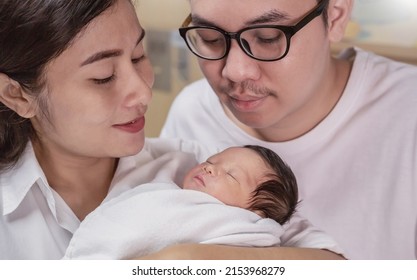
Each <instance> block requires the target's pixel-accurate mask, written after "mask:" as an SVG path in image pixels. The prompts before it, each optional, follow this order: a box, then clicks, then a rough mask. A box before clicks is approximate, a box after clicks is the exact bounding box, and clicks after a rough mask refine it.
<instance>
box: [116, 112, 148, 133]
mask: <svg viewBox="0 0 417 280" xmlns="http://www.w3.org/2000/svg"><path fill="white" fill-rule="evenodd" d="M113 127H115V128H117V129H121V130H123V131H126V132H130V133H137V132H139V131H141V130H142V129H143V128H144V127H145V117H143V116H142V117H139V118H136V119H134V120H131V121H129V122H126V123H121V124H115V125H113Z"/></svg>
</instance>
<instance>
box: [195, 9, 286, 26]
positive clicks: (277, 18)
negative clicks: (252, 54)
mask: <svg viewBox="0 0 417 280" xmlns="http://www.w3.org/2000/svg"><path fill="white" fill-rule="evenodd" d="M289 19H291V16H290V15H289V14H288V13H286V12H282V11H278V10H272V11H269V12H267V13H264V14H262V15H260V16H258V17H255V18H253V19H250V20H248V21H246V22H245V25H247V26H250V25H256V24H265V23H272V22H273V23H277V22H282V21H286V20H289ZM192 23H193V25H195V26H198V25H201V26H216V24H214V23H213V22H212V21H210V20H207V19H204V18H202V17H200V16H198V15H192Z"/></svg>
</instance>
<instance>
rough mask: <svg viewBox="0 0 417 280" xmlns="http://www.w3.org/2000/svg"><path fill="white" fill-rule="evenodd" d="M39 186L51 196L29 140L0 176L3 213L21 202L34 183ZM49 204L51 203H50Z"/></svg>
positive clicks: (8, 211)
mask: <svg viewBox="0 0 417 280" xmlns="http://www.w3.org/2000/svg"><path fill="white" fill-rule="evenodd" d="M36 183H37V184H38V185H39V186H40V187H41V190H42V192H43V193H44V195H45V196H46V197H47V200H48V201H53V200H50V199H48V197H50V198H53V196H52V192H51V191H50V189H49V188H47V187H46V186H48V183H47V180H46V177H45V174H44V173H43V171H42V169H41V167H40V165H39V162H38V161H37V159H36V156H35V152H34V150H33V146H32V144H31V143H30V142H29V143H28V145H27V146H26V149H25V151H24V152H23V154H22V156H21V158H20V160H19V161H18V162H17V164H16V165H15V166H14V167H12V168H11V169H9V170H6V171H5V172H4V173H2V174H1V176H0V191H1V192H2V195H1V196H0V198H1V199H2V200H3V202H2V205H3V209H2V213H3V215H7V214H10V213H11V212H13V211H15V210H16V208H17V207H18V206H19V205H20V204H21V202H22V201H23V199H24V198H25V196H26V195H27V193H28V192H29V190H30V189H31V188H32V186H34V185H35V184H36ZM50 206H51V205H50Z"/></svg>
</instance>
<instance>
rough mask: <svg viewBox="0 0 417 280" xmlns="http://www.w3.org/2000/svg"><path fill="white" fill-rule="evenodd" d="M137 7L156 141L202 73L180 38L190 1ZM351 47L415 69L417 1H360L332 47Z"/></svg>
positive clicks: (149, 0)
mask: <svg viewBox="0 0 417 280" xmlns="http://www.w3.org/2000/svg"><path fill="white" fill-rule="evenodd" d="M207 1H209V0H207ZM136 6H137V11H138V15H139V19H140V22H141V24H142V25H143V27H144V28H145V29H146V37H145V45H146V49H147V53H148V56H149V57H150V60H151V62H152V64H153V66H154V71H155V85H154V91H153V93H154V94H153V100H152V103H151V106H150V107H149V110H148V113H147V119H146V121H147V123H146V127H145V131H146V136H148V137H156V136H158V135H159V132H160V130H161V128H162V125H163V124H164V122H165V119H166V116H167V113H168V110H169V107H170V105H171V103H172V101H173V100H174V98H175V96H176V95H177V94H178V92H179V91H180V90H181V89H182V88H183V87H184V86H185V85H186V84H188V83H190V82H192V81H195V80H197V79H199V78H201V77H202V74H201V72H200V69H199V67H198V64H197V60H196V58H195V57H194V56H193V55H191V53H190V52H189V51H188V49H187V48H186V46H185V44H184V43H183V41H182V39H181V37H180V36H179V34H178V27H180V26H181V23H182V22H183V20H184V19H185V18H186V16H187V15H188V14H189V5H188V0H136ZM351 45H356V46H359V47H361V48H363V49H367V50H370V51H373V52H376V53H379V54H381V55H385V56H388V57H391V58H393V59H396V60H400V61H404V62H407V63H412V64H417V0H356V1H355V4H354V9H353V13H352V17H351V21H350V23H349V25H348V28H347V30H346V34H345V38H344V40H343V41H342V42H340V43H338V44H335V45H334V46H332V47H333V52H334V54H337V53H338V52H340V50H342V49H344V48H346V47H348V46H351Z"/></svg>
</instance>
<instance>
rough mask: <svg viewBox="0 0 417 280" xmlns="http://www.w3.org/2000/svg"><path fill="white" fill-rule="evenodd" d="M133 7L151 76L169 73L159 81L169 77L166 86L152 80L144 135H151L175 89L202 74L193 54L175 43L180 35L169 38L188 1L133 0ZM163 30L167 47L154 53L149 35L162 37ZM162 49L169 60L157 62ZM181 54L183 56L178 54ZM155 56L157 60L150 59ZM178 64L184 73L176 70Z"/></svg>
mask: <svg viewBox="0 0 417 280" xmlns="http://www.w3.org/2000/svg"><path fill="white" fill-rule="evenodd" d="M136 9H137V12H138V16H139V21H140V23H141V24H142V26H143V27H144V28H145V30H146V32H147V35H146V37H145V38H146V39H145V45H146V46H147V47H148V48H147V53H148V55H149V57H150V58H151V61H152V63H153V65H154V72H155V74H156V75H155V77H156V79H163V78H164V77H160V76H159V75H158V73H161V71H166V72H168V75H169V79H165V81H160V82H162V83H166V81H167V80H169V86H168V87H164V88H163V89H161V88H159V87H158V84H159V83H158V81H156V82H155V87H154V90H153V99H152V103H151V105H150V107H149V109H148V112H147V115H146V127H145V132H146V136H148V137H155V136H158V135H159V132H160V129H161V128H162V125H163V123H164V122H165V119H166V115H167V113H168V110H169V107H170V105H171V103H172V101H173V99H174V98H175V96H176V95H177V94H178V92H179V91H180V90H181V89H182V88H183V87H184V86H185V85H186V84H188V83H190V82H191V81H194V80H196V79H199V78H200V77H202V75H201V72H200V69H199V68H198V65H197V61H196V59H195V57H194V56H193V55H191V54H190V53H189V51H188V50H187V49H185V45H182V46H178V43H179V42H181V43H182V41H178V40H179V39H180V38H179V37H178V38H174V39H172V38H171V37H173V36H179V35H177V34H178V27H180V25H181V23H182V21H183V20H184V19H185V17H186V16H187V15H188V13H189V5H188V0H136ZM164 32H165V33H166V34H165V36H166V42H164V44H165V43H167V44H168V49H164V48H162V49H159V50H158V51H159V52H161V53H158V52H157V50H156V49H157V48H149V46H151V44H150V43H149V41H150V40H152V37H153V35H154V34H155V33H162V36H164ZM165 36H164V37H165ZM152 46H154V45H152ZM166 52H169V60H168V59H167V60H166V61H164V60H162V63H161V60H159V58H160V57H161V55H162V56H164V55H166V54H167V53H166ZM181 52H182V53H181ZM184 54H185V55H186V59H183V57H182V56H181V55H184ZM155 57H156V60H157V61H156V60H153V59H154V58H155ZM181 67H182V70H183V71H184V72H185V75H184V73H182V72H181V71H180V69H179V68H181ZM167 69H168V70H167ZM165 77H167V76H166V75H165Z"/></svg>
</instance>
